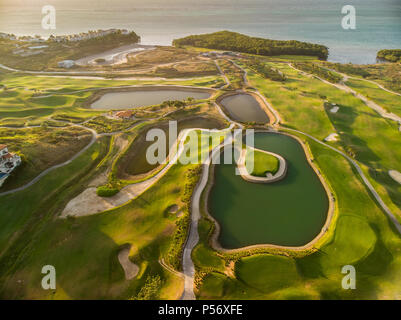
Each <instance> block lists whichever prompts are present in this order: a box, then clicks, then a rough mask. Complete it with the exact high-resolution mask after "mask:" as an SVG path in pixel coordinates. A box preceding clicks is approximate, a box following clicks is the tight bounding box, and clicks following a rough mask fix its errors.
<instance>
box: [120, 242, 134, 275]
mask: <svg viewBox="0 0 401 320" xmlns="http://www.w3.org/2000/svg"><path fill="white" fill-rule="evenodd" d="M130 249H131V246H129V247H126V248H124V249H122V250H121V251H120V252H119V253H118V261H120V264H121V266H122V267H123V269H124V273H125V279H126V280H131V279H134V278H135V277H136V276H137V275H138V272H139V267H138V266H137V265H136V264H135V263H133V262H132V261H131V260H130V259H129V252H130Z"/></svg>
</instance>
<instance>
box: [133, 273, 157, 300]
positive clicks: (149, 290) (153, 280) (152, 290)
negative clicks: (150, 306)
mask: <svg viewBox="0 0 401 320" xmlns="http://www.w3.org/2000/svg"><path fill="white" fill-rule="evenodd" d="M161 286H162V281H161V279H160V276H158V275H157V276H155V277H151V276H149V277H147V279H146V283H145V285H144V286H143V287H142V288H141V290H140V291H139V293H138V295H137V296H136V297H135V298H134V300H156V299H157V298H158V292H159V290H160V288H161Z"/></svg>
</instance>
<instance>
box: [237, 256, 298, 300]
mask: <svg viewBox="0 0 401 320" xmlns="http://www.w3.org/2000/svg"><path fill="white" fill-rule="evenodd" d="M235 271H236V272H235V274H236V277H237V279H238V280H240V281H243V282H245V283H246V284H247V285H249V286H250V287H253V288H254V289H256V290H260V291H262V292H264V293H270V292H273V291H276V290H279V289H283V288H286V287H288V286H294V285H296V284H297V282H298V280H299V279H298V274H297V270H296V265H295V262H294V261H293V260H291V259H288V258H285V257H280V256H272V255H254V256H251V257H247V258H243V259H241V260H240V261H238V262H237V263H236V266H235Z"/></svg>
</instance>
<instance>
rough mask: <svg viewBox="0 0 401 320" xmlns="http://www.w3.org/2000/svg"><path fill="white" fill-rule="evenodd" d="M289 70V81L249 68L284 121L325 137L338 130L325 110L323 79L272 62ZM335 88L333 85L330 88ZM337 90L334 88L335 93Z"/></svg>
mask: <svg viewBox="0 0 401 320" xmlns="http://www.w3.org/2000/svg"><path fill="white" fill-rule="evenodd" d="M268 65H269V66H271V67H273V68H275V69H278V70H280V71H281V72H283V73H284V74H285V76H286V77H287V80H286V81H285V82H278V81H271V80H269V79H264V78H262V77H261V76H259V75H257V74H255V73H254V72H253V71H251V70H248V78H249V81H250V85H251V86H253V87H255V88H257V89H258V90H259V91H260V92H261V93H262V94H263V95H264V96H265V97H266V99H267V100H268V101H269V102H270V103H271V104H272V105H273V107H274V108H275V109H276V110H277V111H278V112H279V114H280V116H281V118H282V123H283V124H284V125H287V126H291V127H294V128H298V129H299V130H302V131H304V132H307V133H309V134H312V135H313V136H315V137H317V138H321V139H324V138H325V137H327V136H328V135H329V134H330V133H333V132H334V131H335V130H334V128H333V126H332V124H331V123H330V120H329V119H328V117H327V115H326V113H325V112H324V107H323V105H324V100H325V99H326V97H325V95H326V93H325V92H322V88H324V85H322V82H320V81H318V80H316V79H312V78H307V77H304V76H301V75H300V74H299V73H297V72H296V71H294V70H293V69H291V68H290V67H289V66H288V65H286V64H280V63H268ZM326 91H330V92H332V91H333V89H331V88H329V90H326ZM335 93H336V92H335V91H334V94H335Z"/></svg>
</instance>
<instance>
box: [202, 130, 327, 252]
mask: <svg viewBox="0 0 401 320" xmlns="http://www.w3.org/2000/svg"><path fill="white" fill-rule="evenodd" d="M255 147H256V148H258V149H262V150H266V151H270V152H274V153H277V154H279V155H281V156H283V157H284V158H285V159H286V161H287V164H288V172H287V176H286V177H285V178H284V179H283V180H282V181H280V182H275V183H272V184H255V183H250V182H246V181H244V180H243V179H242V178H241V177H240V176H236V175H235V165H234V164H231V165H229V164H221V165H216V167H215V183H214V185H213V187H212V189H211V191H210V195H209V203H208V205H209V212H210V214H211V215H212V216H213V217H214V218H215V219H216V220H217V221H218V223H219V224H220V226H221V231H220V234H219V238H218V241H219V243H220V245H221V246H222V247H223V248H227V249H235V248H241V247H245V246H250V245H256V244H274V245H282V246H303V245H305V244H307V243H309V242H310V241H312V240H313V239H314V238H315V237H316V236H317V235H318V234H319V233H320V231H321V229H322V228H323V226H324V224H325V222H326V218H327V214H328V208H329V200H328V196H327V193H326V191H325V189H324V187H323V185H322V183H321V181H320V180H319V178H318V176H317V174H316V173H315V171H314V170H313V169H312V168H311V166H310V165H309V163H308V161H307V159H306V155H305V152H304V149H303V147H302V146H301V145H300V143H299V142H298V141H297V140H296V139H294V138H291V137H289V136H287V135H283V134H276V133H256V134H255Z"/></svg>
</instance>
